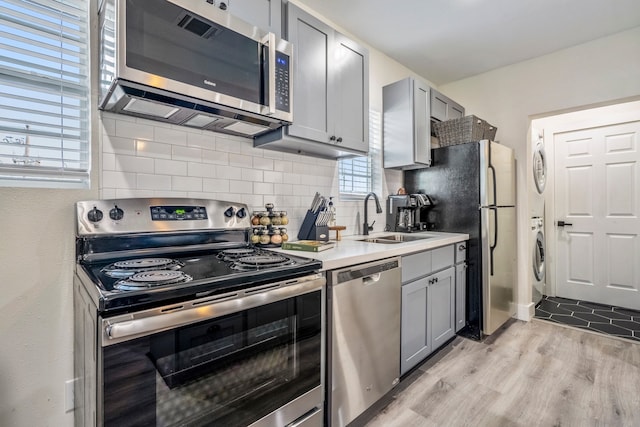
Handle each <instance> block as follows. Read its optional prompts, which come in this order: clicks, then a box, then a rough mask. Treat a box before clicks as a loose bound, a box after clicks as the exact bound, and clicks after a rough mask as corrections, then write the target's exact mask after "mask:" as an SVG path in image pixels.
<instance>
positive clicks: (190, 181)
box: [171, 176, 202, 191]
mask: <svg viewBox="0 0 640 427" xmlns="http://www.w3.org/2000/svg"><path fill="white" fill-rule="evenodd" d="M171 189H172V190H174V191H202V178H198V177H191V176H189V177H187V176H172V177H171Z"/></svg>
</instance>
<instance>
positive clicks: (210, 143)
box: [187, 132, 216, 150]
mask: <svg viewBox="0 0 640 427" xmlns="http://www.w3.org/2000/svg"><path fill="white" fill-rule="evenodd" d="M187 145H188V146H189V147H197V148H204V149H206V150H215V149H216V134H215V133H213V132H201V133H187Z"/></svg>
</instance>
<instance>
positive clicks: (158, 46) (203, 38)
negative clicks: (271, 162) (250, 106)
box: [126, 0, 266, 105]
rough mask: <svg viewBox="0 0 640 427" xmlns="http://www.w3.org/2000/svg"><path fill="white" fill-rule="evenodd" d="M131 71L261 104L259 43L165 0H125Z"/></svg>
mask: <svg viewBox="0 0 640 427" xmlns="http://www.w3.org/2000/svg"><path fill="white" fill-rule="evenodd" d="M126 38H127V40H126V43H127V49H126V63H127V66H128V67H130V68H135V69H137V70H141V71H145V72H148V73H151V74H154V75H158V76H161V77H165V78H169V79H172V80H176V81H179V82H184V83H188V84H191V85H193V86H198V87H201V88H203V89H207V90H211V91H213V92H217V93H221V94H224V95H229V96H233V97H235V98H239V99H242V100H246V101H251V102H254V103H256V104H260V105H264V103H265V101H266V100H264V99H263V97H262V88H261V85H262V84H263V77H264V76H263V67H262V55H263V46H262V44H260V43H258V42H256V41H254V40H252V39H250V38H248V37H245V36H243V35H241V34H239V33H236V32H234V31H231V30H229V29H227V28H224V27H222V26H220V25H218V24H215V23H213V22H211V21H208V20H206V19H204V18H202V17H199V16H198V15H195V14H193V13H189V12H187V11H185V10H184V9H182V8H180V7H178V6H176V5H174V4H172V3H170V2H168V1H166V0H152V1H151V0H129V1H127V16H126Z"/></svg>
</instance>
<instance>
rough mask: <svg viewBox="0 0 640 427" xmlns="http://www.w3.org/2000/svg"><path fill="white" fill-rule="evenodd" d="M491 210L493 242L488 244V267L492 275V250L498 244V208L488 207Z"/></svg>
mask: <svg viewBox="0 0 640 427" xmlns="http://www.w3.org/2000/svg"><path fill="white" fill-rule="evenodd" d="M489 209H491V210H492V211H493V242H492V243H491V245H490V246H489V251H490V253H489V268H490V272H491V275H492V276H493V251H494V249H495V248H496V246H497V245H498V208H495V207H492V208H489Z"/></svg>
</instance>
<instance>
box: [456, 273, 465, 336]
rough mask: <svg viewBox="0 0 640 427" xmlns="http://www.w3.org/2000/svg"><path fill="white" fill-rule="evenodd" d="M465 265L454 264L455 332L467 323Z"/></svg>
mask: <svg viewBox="0 0 640 427" xmlns="http://www.w3.org/2000/svg"><path fill="white" fill-rule="evenodd" d="M466 310H467V264H465V263H461V264H456V332H458V331H459V330H460V329H462V328H464V326H465V324H466V322H467V311H466Z"/></svg>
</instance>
